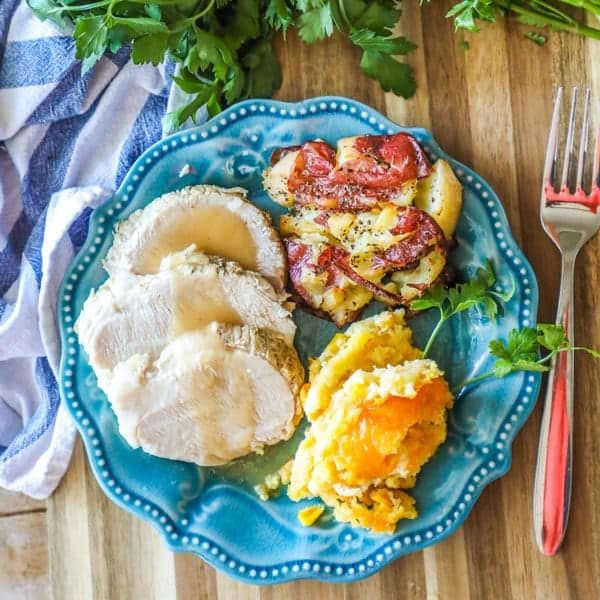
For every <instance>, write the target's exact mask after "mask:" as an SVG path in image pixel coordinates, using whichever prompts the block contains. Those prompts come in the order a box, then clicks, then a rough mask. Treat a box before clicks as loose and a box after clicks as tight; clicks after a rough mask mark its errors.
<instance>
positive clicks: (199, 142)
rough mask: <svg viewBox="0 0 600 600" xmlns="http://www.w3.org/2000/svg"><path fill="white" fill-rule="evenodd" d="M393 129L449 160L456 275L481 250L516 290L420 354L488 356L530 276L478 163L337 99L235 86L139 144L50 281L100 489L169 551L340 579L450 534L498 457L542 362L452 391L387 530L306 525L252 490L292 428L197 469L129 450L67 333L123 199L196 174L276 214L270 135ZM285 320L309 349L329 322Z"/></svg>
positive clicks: (258, 571)
mask: <svg viewBox="0 0 600 600" xmlns="http://www.w3.org/2000/svg"><path fill="white" fill-rule="evenodd" d="M396 131H408V132H410V133H411V134H412V135H414V136H415V137H416V138H417V139H418V140H419V141H420V142H421V144H422V145H423V147H424V148H425V150H426V151H427V153H428V154H429V156H430V157H431V158H432V159H433V160H435V159H436V158H438V157H443V158H445V159H446V160H448V161H450V163H451V164H452V166H453V168H454V171H455V173H456V174H457V176H458V177H459V179H460V180H461V182H462V184H463V186H464V209H463V213H462V217H461V219H460V223H459V226H458V230H457V238H458V243H459V244H458V248H457V249H456V250H454V252H453V253H452V256H451V263H452V264H453V265H454V267H456V269H457V270H458V272H459V273H460V275H461V276H465V277H467V276H469V275H470V274H472V273H473V272H474V271H475V269H476V268H477V267H478V266H481V265H482V264H483V262H484V261H485V259H487V258H490V259H491V260H492V262H493V264H494V266H495V269H496V271H497V274H498V277H499V283H500V285H501V286H503V287H507V286H509V285H510V281H511V278H514V280H515V281H516V293H515V295H514V297H513V298H512V300H511V301H510V302H509V303H508V305H507V306H506V309H505V311H504V314H503V315H502V316H501V317H500V318H498V319H497V320H496V321H495V322H494V321H489V320H487V319H486V318H484V317H483V316H481V315H480V314H479V313H478V312H477V311H476V310H472V311H470V312H469V313H468V314H463V315H462V316H461V317H457V318H454V319H453V320H452V321H451V323H449V324H447V326H446V327H445V329H444V332H443V335H442V336H441V337H440V338H439V339H438V341H437V344H436V347H435V350H434V352H433V358H435V359H436V360H437V361H438V362H439V364H440V365H441V367H442V368H443V369H444V370H445V371H446V374H447V377H448V379H449V380H450V382H451V383H457V382H460V381H462V380H463V378H465V377H469V376H473V375H476V374H478V373H481V372H483V371H485V370H487V369H488V368H489V366H490V363H491V360H490V357H489V354H488V351H487V344H488V341H489V340H491V339H492V338H496V337H502V338H505V337H506V336H507V334H508V331H509V330H510V329H511V328H513V327H523V326H526V325H530V324H534V323H535V319H536V314H537V306H538V290H537V284H536V279H535V275H534V273H533V271H532V269H531V266H530V265H529V263H528V262H527V260H526V259H525V257H524V256H523V254H522V252H521V250H520V249H519V248H518V246H517V244H516V243H515V241H514V239H513V237H512V235H511V232H510V229H509V225H508V222H507V220H506V216H505V214H504V210H503V209H502V205H501V203H500V201H499V200H498V197H497V196H496V194H495V193H494V192H493V191H492V189H491V188H490V186H489V185H488V184H487V183H486V182H485V181H484V180H483V179H482V178H481V177H479V175H477V174H476V173H474V172H473V171H471V170H470V169H468V168H467V167H465V166H464V165H462V164H460V163H458V162H457V161H455V160H453V159H452V158H451V157H449V156H448V155H447V154H446V153H445V152H443V151H442V150H441V149H440V147H439V146H438V145H437V143H436V142H435V140H434V139H433V137H432V136H431V134H430V133H429V132H428V131H426V130H424V129H404V128H402V127H398V125H396V124H394V123H392V122H391V121H389V120H388V119H386V118H385V117H383V116H382V115H380V114H379V113H377V112H375V111H374V110H373V109H371V108H369V107H367V106H364V105H362V104H359V103H358V102H355V101H353V100H348V99H345V98H329V97H327V98H315V99H312V100H307V101H304V102H300V103H298V104H286V103H282V102H274V101H265V100H260V101H259V100H256V101H247V102H243V103H241V104H237V105H236V106H234V107H232V108H230V109H228V110H226V111H225V112H223V113H221V114H220V115H218V116H217V117H215V118H214V119H212V120H211V121H209V122H208V123H206V124H204V125H202V126H200V127H197V128H195V129H192V130H188V131H185V132H181V133H178V134H175V135H173V136H171V137H169V138H167V139H165V140H163V141H161V142H159V143H157V144H155V145H154V146H152V147H151V148H150V149H148V150H147V151H146V152H144V154H142V156H140V158H139V159H138V160H137V161H136V163H135V164H134V165H133V167H132V168H131V170H130V171H129V173H128V175H127V177H126V178H125V180H124V181H123V184H122V185H121V187H120V189H119V191H118V192H117V193H116V194H115V196H114V197H113V198H112V200H110V201H109V202H107V203H106V204H104V205H103V206H102V207H100V208H99V209H97V210H96V211H95V213H94V215H93V217H92V219H91V224H90V233H89V235H88V238H87V242H86V244H85V245H84V247H83V248H82V250H81V252H80V253H79V254H78V256H77V258H76V259H75V260H74V261H73V264H72V265H71V268H70V269H69V272H68V273H67V275H66V278H65V281H64V282H63V286H62V290H61V293H60V299H59V307H58V311H59V320H60V327H61V335H62V343H63V345H62V348H63V354H62V362H61V377H60V388H61V394H62V398H63V401H64V402H65V405H66V406H67V408H68V409H69V411H70V412H71V414H72V415H73V418H74V420H75V422H76V424H77V427H78V428H79V431H80V432H81V435H82V437H83V439H84V441H85V446H86V450H87V454H88V457H89V461H90V464H91V465H92V468H93V471H94V473H95V475H96V477H97V479H98V481H99V483H100V485H101V486H102V488H103V489H104V491H105V492H106V493H107V495H108V496H109V497H110V498H111V499H112V500H113V501H114V502H116V503H117V504H119V505H121V506H122V507H123V508H125V509H126V510H128V511H131V512H132V513H134V514H136V515H138V516H139V517H141V518H143V519H146V520H148V521H150V522H151V523H152V524H153V525H154V526H155V527H156V528H157V529H158V530H159V531H160V532H161V534H162V535H163V536H164V538H165V540H166V542H167V544H168V545H169V547H170V548H171V549H172V550H175V551H185V552H193V553H195V554H198V555H200V556H201V557H202V558H203V559H204V560H206V561H207V562H208V563H210V564H211V565H213V566H215V567H217V568H219V569H221V570H223V571H225V572H226V573H228V574H229V575H231V576H233V577H236V578H238V579H242V580H244V581H247V582H251V583H281V582H283V581H288V580H291V579H299V578H315V579H322V580H327V581H344V582H347V581H352V580H355V579H360V578H362V577H366V576H368V575H372V574H373V573H375V572H376V571H378V570H379V569H381V568H382V567H383V566H384V565H385V564H387V563H388V562H390V561H392V560H394V559H395V558H398V557H399V556H402V555H403V554H407V553H409V552H414V551H416V550H421V549H423V548H425V547H426V546H430V545H432V544H435V543H436V542H439V541H440V540H442V539H444V538H445V537H447V536H448V535H450V534H451V533H452V532H453V531H455V530H456V529H457V528H458V527H459V526H460V525H461V523H462V522H463V521H464V520H465V518H466V516H467V514H468V513H469V511H470V510H471V508H472V507H473V504H474V503H475V501H476V500H477V497H478V496H479V494H481V492H482V490H483V488H484V487H485V486H486V485H487V484H489V483H490V482H491V481H493V480H494V479H497V478H498V477H500V476H501V475H502V474H504V473H505V472H506V471H507V470H508V468H509V466H510V460H511V455H510V447H511V443H512V440H513V438H514V437H515V435H516V433H517V431H518V430H519V428H520V427H521V426H522V425H523V423H524V422H525V420H526V418H527V416H528V415H529V413H530V412H531V410H532V408H533V405H534V402H535V399H536V395H537V393H538V388H539V385H540V375H539V374H523V373H520V374H513V375H511V376H510V377H508V378H506V379H504V380H502V381H487V382H486V383H484V384H482V385H480V386H478V387H476V388H474V389H471V390H470V391H469V392H468V393H467V394H466V395H464V396H463V397H461V398H460V399H459V400H458V401H457V402H456V405H455V407H454V409H453V410H452V412H451V414H450V417H449V427H448V439H447V441H446V443H445V444H444V445H443V446H442V447H441V448H440V449H439V451H438V452H437V453H436V455H435V456H434V457H433V459H432V460H431V461H430V462H429V463H427V464H426V465H425V467H424V468H423V470H422V472H421V474H420V475H419V478H418V483H417V486H416V488H415V489H414V495H415V497H416V500H417V507H418V510H419V517H418V518H417V519H415V520H413V521H408V520H407V521H402V522H401V523H400V524H399V526H398V529H397V531H396V533H395V534H394V535H382V534H374V533H370V532H368V531H366V530H364V529H359V528H352V527H350V526H348V525H347V524H341V523H337V522H336V521H334V520H332V519H329V520H327V519H322V520H321V521H319V525H318V526H316V527H310V528H304V527H302V526H301V525H300V523H299V522H298V520H297V517H296V514H297V512H298V510H299V508H301V507H302V506H305V505H307V504H310V501H305V502H301V503H294V502H291V501H290V500H289V499H287V497H286V496H285V494H282V495H281V496H280V497H278V498H277V499H274V500H272V501H269V502H266V503H265V502H261V501H260V500H259V499H258V498H257V497H256V496H255V494H254V492H253V491H252V486H253V485H254V484H255V483H257V482H258V481H260V480H262V478H263V477H264V475H265V474H267V473H270V472H273V471H274V470H275V469H277V468H278V467H279V466H280V465H282V464H283V463H284V462H285V461H286V460H287V459H288V458H290V457H291V456H292V455H293V453H294V450H295V448H296V446H297V444H298V443H299V441H300V439H301V436H302V431H301V430H302V428H300V430H299V431H298V432H297V434H296V435H295V436H294V437H293V439H292V440H290V441H288V442H286V443H282V444H279V445H278V446H276V447H273V448H270V449H268V450H267V451H266V452H265V454H264V456H249V457H247V458H245V459H241V460H238V461H236V462H235V463H233V464H231V465H229V466H226V467H222V468H199V467H196V466H194V465H191V464H187V463H183V462H176V461H169V460H165V459H160V458H156V457H153V456H150V455H149V454H146V453H144V452H143V451H141V450H132V449H131V448H130V447H129V446H128V445H127V443H126V442H125V441H124V440H123V439H122V438H121V437H120V435H119V433H118V429H117V420H116V418H115V415H114V413H113V411H112V410H111V408H110V406H109V404H108V402H107V400H106V397H105V395H104V393H103V392H102V391H101V390H99V389H98V387H97V384H96V378H95V376H94V374H93V372H92V370H91V368H90V366H89V365H88V361H87V357H86V355H85V353H84V352H83V350H82V348H81V347H80V346H79V343H78V340H77V337H76V335H75V334H74V332H73V323H74V322H75V320H76V318H77V316H78V314H79V312H80V310H81V307H82V305H83V302H84V300H85V299H86V298H87V296H88V294H89V293H90V291H91V290H92V289H94V288H96V287H98V285H100V284H101V283H102V282H103V281H104V280H105V279H106V273H105V272H104V271H103V269H102V259H103V258H104V257H105V255H106V253H107V251H108V249H109V248H110V246H111V244H112V240H113V230H114V227H115V225H116V224H117V223H118V222H119V221H121V220H122V219H125V218H126V217H127V216H129V215H130V214H131V213H132V212H133V211H134V210H137V209H139V208H141V207H143V206H145V205H146V204H148V203H149V202H151V201H152V199H154V198H156V197H157V196H160V195H161V194H163V193H165V192H169V191H172V190H175V189H178V188H181V187H183V186H186V185H190V184H195V183H200V182H205V183H213V184H218V185H223V186H233V185H239V186H243V187H245V188H248V189H249V190H250V194H249V197H250V199H251V200H252V201H253V202H255V203H256V204H257V205H258V206H259V207H261V208H263V209H266V210H267V211H269V212H270V213H271V215H272V216H273V218H274V220H275V222H277V216H278V215H279V214H280V213H281V212H282V209H281V207H279V206H276V205H275V204H274V203H273V202H272V201H270V200H269V198H268V197H267V195H266V194H265V192H264V191H263V190H262V189H261V172H262V170H263V168H264V167H265V165H266V164H267V163H268V160H269V157H270V155H271V152H272V151H273V150H274V149H275V148H277V147H279V146H286V145H290V144H298V143H301V142H303V141H305V140H310V139H314V138H324V139H325V140H327V141H328V142H330V143H332V144H335V142H336V141H337V139H338V138H341V137H344V136H348V135H356V134H367V133H369V134H373V133H393V132H396ZM186 165H191V167H192V169H191V170H190V169H189V168H184V167H185V166H186ZM186 173H187V174H186ZM370 308H371V311H370V312H372V311H373V310H375V308H374V307H370ZM295 319H296V321H297V323H298V326H299V329H298V331H299V332H298V335H297V338H296V344H297V348H298V350H299V352H300V355H301V356H302V358H303V359H306V357H307V356H309V355H313V356H314V355H317V354H319V353H320V351H321V350H322V348H323V347H324V345H325V344H326V343H327V341H328V340H329V338H330V337H331V335H332V334H333V333H334V332H335V327H334V326H333V325H331V324H330V323H327V322H325V321H322V320H320V319H318V318H317V317H314V316H311V315H309V314H307V313H306V312H304V311H303V310H302V309H298V310H296V313H295ZM433 319H434V315H433V314H423V315H421V316H419V317H417V318H415V319H413V320H412V321H411V322H410V325H411V327H412V328H413V330H414V333H415V339H416V341H417V343H422V342H423V340H424V339H425V335H426V333H427V332H428V331H429V330H430V329H431V326H432V322H433Z"/></svg>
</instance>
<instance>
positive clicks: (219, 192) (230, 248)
mask: <svg viewBox="0 0 600 600" xmlns="http://www.w3.org/2000/svg"><path fill="white" fill-rule="evenodd" d="M191 244H195V245H196V246H197V248H198V249H199V250H200V251H202V252H204V253H206V254H213V255H215V256H220V257H222V258H225V259H227V260H232V261H235V262H237V263H239V264H240V265H241V266H242V267H244V268H245V269H248V270H250V271H257V272H258V273H260V274H261V275H264V276H265V277H266V278H267V279H268V280H269V281H270V282H271V284H272V285H273V286H274V287H275V288H276V289H277V290H283V288H284V285H285V280H286V262H285V252H284V250H283V247H282V245H281V241H280V240H279V236H278V235H277V232H276V231H275V230H274V229H273V227H272V225H271V221H270V219H269V217H268V216H267V215H266V214H265V213H263V212H262V211H261V210H260V209H259V208H257V207H256V206H254V205H253V204H251V203H250V202H248V201H247V200H246V190H244V189H242V188H221V187H217V186H214V185H195V186H190V187H185V188H183V189H181V190H178V191H176V192H171V193H169V194H165V195H163V196H160V198H157V199H156V200H154V201H153V202H151V203H150V204H149V205H148V206H146V207H145V208H143V209H141V210H138V211H136V212H134V213H133V214H132V215H131V216H130V217H129V218H128V219H127V220H125V221H123V222H122V223H121V224H120V225H119V227H118V229H117V231H116V233H115V239H114V243H113V245H112V248H111V249H110V251H109V253H108V256H107V257H106V261H105V265H104V266H105V268H106V270H107V271H108V272H109V273H110V274H111V275H114V274H116V273H118V272H119V271H130V272H132V273H135V274H137V275H146V274H148V273H156V272H157V271H158V269H159V267H160V263H161V261H162V259H163V258H164V257H165V256H166V255H168V254H171V253H172V252H178V251H180V250H183V249H184V248H187V247H188V246H190V245H191Z"/></svg>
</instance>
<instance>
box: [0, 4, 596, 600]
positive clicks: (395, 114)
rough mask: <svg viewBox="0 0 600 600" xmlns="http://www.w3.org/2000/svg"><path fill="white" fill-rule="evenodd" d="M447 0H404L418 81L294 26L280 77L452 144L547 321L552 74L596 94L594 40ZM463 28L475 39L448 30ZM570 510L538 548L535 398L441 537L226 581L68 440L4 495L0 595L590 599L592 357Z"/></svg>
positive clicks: (581, 402)
mask: <svg viewBox="0 0 600 600" xmlns="http://www.w3.org/2000/svg"><path fill="white" fill-rule="evenodd" d="M447 8H448V3H447V2H446V1H445V0H435V1H434V2H431V3H430V4H425V6H423V8H422V9H420V8H419V7H418V5H417V3H416V2H412V1H411V2H405V16H404V20H403V23H402V30H403V32H405V33H406V35H407V36H408V37H410V38H411V39H412V40H414V41H415V42H417V43H418V44H419V49H418V50H417V51H416V52H415V54H414V55H413V56H412V59H411V61H412V64H413V65H414V66H415V67H416V73H417V80H418V92H417V95H416V96H415V97H414V98H412V99H411V100H409V101H404V100H401V99H399V98H396V97H394V96H393V95H390V94H384V93H383V92H382V91H381V89H380V88H379V86H378V84H377V83H375V82H373V81H371V80H369V79H368V78H366V77H365V76H364V75H362V74H361V73H360V71H359V70H358V68H357V64H358V58H359V57H358V54H357V52H356V51H354V49H352V48H350V47H349V45H348V44H347V43H345V42H344V41H343V40H339V39H334V40H332V41H327V42H325V43H321V44H317V45H315V46H313V47H310V48H307V47H305V46H303V45H301V44H300V43H299V41H298V39H297V38H296V37H295V36H294V35H289V36H288V40H287V43H286V44H285V45H283V44H281V45H280V55H281V58H282V61H283V69H284V81H285V83H284V87H283V88H282V90H281V91H280V93H279V95H278V97H279V98H281V99H285V100H288V99H289V100H298V99H301V98H306V97H309V96H315V95H322V94H336V95H344V96H350V97H353V98H356V99H358V100H361V101H362V102H365V103H367V104H370V105H371V106H373V107H374V108H376V109H378V110H379V111H381V112H384V113H387V114H388V116H389V117H390V118H391V119H393V120H395V121H397V122H398V123H400V124H405V125H420V126H424V127H427V128H429V129H431V130H432V131H433V132H434V135H435V137H436V138H437V140H438V141H439V143H440V144H441V145H442V146H443V147H444V148H445V149H446V150H447V151H448V152H449V153H450V154H451V155H452V156H454V157H456V158H457V159H459V160H461V161H462V162H465V163H467V164H468V165H470V166H472V167H473V168H474V169H475V170H476V171H478V172H479V173H481V174H482V175H483V176H484V177H485V178H486V179H487V180H488V181H489V182H490V183H491V185H492V186H493V187H494V188H495V189H496V191H497V192H498V194H499V196H500V198H501V199H502V200H503V202H504V205H505V207H506V210H507V213H508V215H509V218H510V222H511V225H512V228H513V231H514V232H515V235H516V237H517V239H518V240H519V241H520V243H521V244H522V247H523V249H524V250H525V253H526V254H527V256H528V257H529V259H530V260H531V262H532V263H533V266H534V268H535V270H536V272H537V274H538V278H539V283H540V291H541V294H540V296H541V314H540V319H541V320H545V321H548V320H553V315H554V309H555V301H556V291H557V286H558V277H559V262H558V255H557V252H556V251H555V249H554V247H553V246H552V245H551V243H550V241H549V240H548V239H547V238H546V237H545V235H544V234H543V232H542V230H541V228H540V226H539V220H538V208H537V205H538V198H539V191H540V173H541V167H542V162H543V155H544V150H545V143H546V131H547V127H548V123H549V119H550V112H551V107H552V99H553V93H554V87H555V86H556V85H557V84H558V83H561V84H564V85H572V84H576V83H579V84H587V85H590V86H591V87H592V89H593V90H594V93H595V97H596V100H597V101H598V99H599V98H600V43H598V42H595V43H594V42H587V41H584V40H581V39H578V38H576V37H573V36H568V35H559V34H551V35H550V36H549V41H548V43H547V44H546V45H544V46H542V47H539V46H536V45H535V44H533V43H532V42H530V41H529V40H527V39H525V38H524V34H525V33H526V32H527V31H528V29H527V28H526V27H523V26H519V25H516V24H515V23H513V22H510V23H502V24H499V25H496V26H492V27H485V31H484V33H482V34H479V35H477V34H472V35H471V34H469V35H462V34H458V35H456V34H454V32H453V26H452V24H451V23H450V22H448V21H446V20H445V19H444V14H445V12H446V11H447ZM462 39H465V40H467V41H468V42H469V45H470V48H469V49H468V50H466V49H464V48H463V47H462V46H461V45H460V44H459V42H460V41H461V40H462ZM599 256H600V240H599V239H595V240H593V241H591V242H590V243H589V244H588V245H587V246H586V247H585V249H584V251H583V252H582V254H581V256H580V259H579V267H578V270H577V279H576V307H575V314H576V317H577V323H576V336H577V341H578V342H579V343H580V344H585V345H594V346H596V347H598V346H600V319H599V318H598V311H597V303H598V298H599V297H600V283H599V276H600V258H599ZM576 377H577V379H576V382H577V384H576V385H577V391H576V399H575V406H576V412H575V431H576V435H575V469H574V489H573V504H572V514H571V520H570V526H569V531H568V536H567V539H566V542H565V545H564V547H563V550H562V552H561V554H560V555H559V556H557V557H555V558H546V557H543V556H541V555H540V554H539V553H538V551H537V550H536V548H535V545H534V542H533V536H532V523H531V504H532V490H533V471H534V465H535V457H536V449H537V440H538V430H539V420H540V414H541V410H540V406H538V407H537V409H536V411H535V413H534V415H533V416H532V417H531V419H530V420H529V422H528V423H527V425H526V426H525V428H524V429H523V430H522V432H521V433H520V434H519V436H518V438H517V440H516V443H515V445H514V448H513V451H514V457H513V467H512V470H511V471H510V472H509V474H508V475H507V476H505V477H504V478H502V480H500V481H498V482H496V483H494V484H492V485H490V486H489V487H488V488H487V489H486V490H485V492H484V493H483V495H482V496H481V498H480V500H479V501H478V502H477V505H476V506H475V509H474V510H473V512H472V514H471V515H470V516H469V518H468V520H467V522H466V524H465V525H464V526H463V527H462V528H461V529H460V530H459V531H458V532H457V533H456V534H455V535H453V536H452V537H451V538H449V539H448V540H446V541H445V542H443V543H441V544H439V545H438V546H435V547H433V548H430V549H428V550H425V551H424V552H419V553H417V554H412V555H410V556H407V557H404V558H401V559H399V560H398V561H396V562H395V563H394V564H392V565H391V566H389V567H387V568H385V569H384V570H383V571H382V572H381V573H380V574H378V575H375V576H373V577H371V578H370V579H367V580H365V581H363V582H359V583H355V584H350V585H332V584H329V585H327V584H321V583H315V582H297V583H292V584H286V585H282V586H277V587H270V588H262V589H261V588H258V587H254V586H250V585H245V584H240V583H236V582H234V581H232V580H231V579H229V578H228V577H227V576H225V575H222V574H219V573H217V572H215V571H214V570H213V569H212V568H211V567H208V566H206V565H205V564H204V563H203V562H202V561H201V560H200V559H199V558H196V557H194V556H191V555H173V554H171V553H170V552H169V551H168V550H166V548H165V547H164V545H163V543H162V542H161V540H160V539H159V537H158V535H157V534H156V533H155V532H154V531H153V529H152V528H151V527H150V525H147V524H146V523H142V522H141V521H139V520H137V519H135V518H134V517H132V516H130V515H129V514H127V513H125V512H124V511H122V510H121V509H119V508H117V507H116V506H114V505H113V504H111V503H110V502H109V501H108V500H107V499H106V498H105V496H104V494H103V493H102V492H101V491H100V489H99V488H98V486H97V484H96V482H95V480H94V478H93V476H92V475H91V473H90V471H89V469H88V467H87V465H86V461H85V459H84V455H83V451H82V447H81V445H80V444H79V445H78V447H77V450H76V452H75V456H74V459H73V463H72V465H71V468H70V470H69V472H68V474H67V476H66V478H65V479H64V481H63V482H62V484H61V486H60V487H59V489H58V491H57V492H56V493H55V495H54V496H53V497H52V498H51V499H50V500H49V501H48V502H47V512H44V504H43V503H35V502H28V501H26V500H24V499H22V498H19V497H16V496H13V495H0V515H3V516H0V597H2V598H4V597H7V598H23V597H25V598H35V599H36V600H38V599H39V600H41V599H42V598H44V597H48V598H49V597H51V596H52V593H53V595H54V598H56V600H69V599H73V600H82V599H87V598H93V599H98V600H105V599H106V600H108V599H110V600H113V599H121V598H124V599H134V600H137V599H138V598H139V599H143V600H150V599H152V598H160V599H161V600H169V599H172V598H173V599H175V598H176V599H178V600H183V599H200V598H206V599H211V600H212V599H219V600H221V599H236V600H237V599H240V600H245V599H259V598H260V599H261V600H267V599H270V598H281V599H285V600H288V599H289V600H291V599H296V598H297V599H301V598H302V599H303V598H319V600H325V599H328V598H345V599H348V600H349V599H351V598H356V599H359V598H360V599H362V598H368V599H369V600H378V599H384V598H385V599H386V600H388V599H390V598H411V599H412V598H444V599H446V598H450V599H454V598H456V599H460V600H463V599H467V598H473V599H480V598H481V599H488V598H493V599H494V600H496V599H503V598H511V597H512V598H517V599H530V598H540V599H541V598H544V599H546V598H551V599H553V598H556V599H560V600H563V599H568V598H585V599H587V598H590V599H591V598H597V597H600V559H599V557H600V458H598V457H600V363H599V362H596V363H594V362H593V361H592V360H591V359H589V358H587V357H585V356H581V357H578V359H577V368H576Z"/></svg>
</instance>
